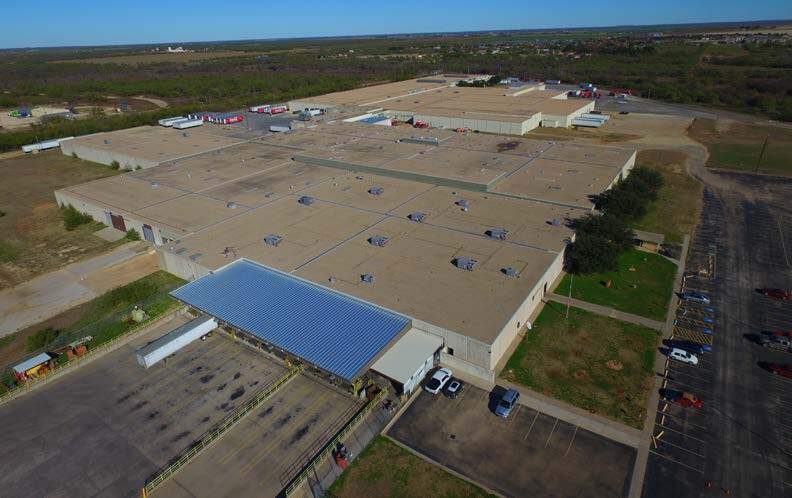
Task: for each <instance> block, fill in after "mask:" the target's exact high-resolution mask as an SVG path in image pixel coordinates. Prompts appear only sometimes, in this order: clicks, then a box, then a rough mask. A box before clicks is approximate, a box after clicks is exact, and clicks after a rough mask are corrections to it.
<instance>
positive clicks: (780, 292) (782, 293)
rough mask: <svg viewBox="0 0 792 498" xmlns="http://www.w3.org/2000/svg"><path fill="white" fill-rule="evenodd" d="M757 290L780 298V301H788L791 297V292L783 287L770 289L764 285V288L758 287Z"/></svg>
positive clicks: (774, 297)
mask: <svg viewBox="0 0 792 498" xmlns="http://www.w3.org/2000/svg"><path fill="white" fill-rule="evenodd" d="M759 292H760V293H762V294H763V295H765V296H767V297H772V298H773V299H780V300H782V301H788V300H790V299H792V292H790V291H788V290H784V289H771V288H769V287H765V288H764V289H759Z"/></svg>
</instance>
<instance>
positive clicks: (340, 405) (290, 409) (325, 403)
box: [157, 374, 361, 497]
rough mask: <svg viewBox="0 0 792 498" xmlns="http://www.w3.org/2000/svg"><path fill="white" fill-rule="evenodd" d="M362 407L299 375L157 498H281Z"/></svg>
mask: <svg viewBox="0 0 792 498" xmlns="http://www.w3.org/2000/svg"><path fill="white" fill-rule="evenodd" d="M360 406H361V405H360V403H359V402H358V401H357V400H354V399H352V398H350V397H348V396H347V395H345V394H342V393H340V392H338V391H336V390H335V389H334V388H332V387H330V386H328V385H326V384H324V383H323V382H321V381H319V380H316V379H315V378H313V377H311V376H309V375H305V374H303V375H298V376H297V377H295V378H294V379H292V380H291V381H289V382H288V383H287V384H286V385H284V386H283V387H281V388H280V389H279V390H278V391H277V392H276V393H275V394H274V395H273V396H272V398H270V399H269V400H268V401H266V402H265V403H263V404H262V405H261V406H260V407H258V408H257V409H256V410H254V411H253V412H251V413H250V414H249V415H248V416H247V417H246V418H245V419H244V420H243V421H242V422H240V424H239V425H238V426H236V427H234V429H232V430H231V431H230V432H228V433H227V434H226V435H225V436H223V438H222V439H221V440H220V441H218V442H217V443H215V444H214V445H213V446H212V447H211V448H209V449H208V450H206V451H204V452H203V453H201V455H200V456H198V457H197V458H196V459H195V460H193V461H192V462H190V464H189V465H188V466H187V467H185V468H184V469H182V470H181V471H179V473H178V474H177V475H176V476H175V477H174V478H173V479H171V480H169V481H167V482H166V483H165V484H163V485H162V487H161V488H159V489H158V490H157V493H158V494H159V495H161V496H168V497H176V496H218V497H219V496H229V497H230V496H234V497H236V496H276V495H278V494H279V493H280V492H281V490H282V489H283V488H284V487H285V486H286V485H287V484H288V483H289V481H290V480H291V479H292V478H293V477H294V476H295V475H297V473H298V472H299V471H300V470H301V469H302V466H303V465H305V464H306V463H307V462H308V460H309V458H310V457H311V456H313V455H314V454H315V453H316V452H317V451H318V450H319V449H320V448H321V447H322V446H323V445H324V444H325V443H326V442H327V441H328V440H329V439H330V437H332V435H333V434H335V433H336V432H337V431H338V430H339V429H340V428H341V427H342V426H343V425H344V424H345V423H346V422H347V421H348V420H349V419H350V418H351V417H352V416H353V415H354V413H355V412H356V411H357V409H358V408H360ZM218 469H223V472H222V473H218V472H217V470H218Z"/></svg>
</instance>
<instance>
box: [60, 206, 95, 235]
mask: <svg viewBox="0 0 792 498" xmlns="http://www.w3.org/2000/svg"><path fill="white" fill-rule="evenodd" d="M62 211H63V224H64V226H65V227H66V230H74V229H75V228H77V227H78V226H80V225H85V224H86V223H90V222H91V221H93V218H91V217H90V216H88V215H87V214H84V213H81V212H79V211H77V210H76V209H75V208H74V206H72V205H71V204H70V205H68V206H66V207H65V208H63V210H62Z"/></svg>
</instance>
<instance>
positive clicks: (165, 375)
mask: <svg viewBox="0 0 792 498" xmlns="http://www.w3.org/2000/svg"><path fill="white" fill-rule="evenodd" d="M184 321H186V319H185V318H181V317H180V318H179V319H175V320H174V321H171V322H169V323H165V324H162V325H161V326H158V327H157V328H156V330H153V331H152V332H151V333H149V334H148V335H146V336H145V337H142V338H139V339H137V340H135V341H133V342H132V343H130V344H128V345H126V346H124V347H122V348H121V349H119V350H116V351H114V352H113V353H110V354H108V355H107V356H104V357H102V358H100V359H98V360H95V361H94V362H92V363H90V364H89V365H86V366H84V367H82V368H80V369H78V370H76V371H75V372H73V373H71V374H68V375H67V376H65V377H64V378H63V379H61V380H59V381H57V382H55V383H53V384H50V385H47V386H45V387H43V388H41V389H39V390H37V391H35V392H33V393H30V394H27V395H25V396H23V397H21V398H19V399H18V400H15V401H12V402H10V403H9V404H7V405H4V406H3V408H2V410H0V426H2V427H3V431H4V432H3V442H4V444H3V448H2V451H0V465H2V468H3V469H4V472H3V474H2V476H0V486H2V489H3V490H4V493H5V494H7V495H8V496H56V495H57V496H140V488H141V487H142V485H143V483H144V481H145V480H146V479H147V478H148V477H149V476H150V475H151V474H152V473H153V472H155V471H156V470H157V469H158V468H159V467H161V466H163V465H165V464H166V463H167V462H168V461H170V460H171V459H172V458H174V457H175V456H177V455H178V454H179V453H180V452H182V451H183V450H184V449H185V448H187V447H188V446H189V445H190V444H191V443H192V442H193V441H195V440H196V439H198V438H199V437H200V435H201V434H203V433H204V432H205V431H206V430H208V429H210V428H211V427H212V426H213V425H214V424H216V423H217V422H218V421H219V420H221V419H222V418H223V417H225V416H226V415H227V414H228V413H229V412H231V411H232V410H233V409H234V408H235V407H237V406H239V404H241V403H243V402H244V401H245V400H247V399H249V398H250V397H251V396H253V395H254V394H255V393H256V392H257V391H259V390H260V389H262V388H263V387H264V386H266V385H267V384H268V383H269V382H271V381H272V380H274V379H275V378H277V376H278V375H280V374H281V373H282V372H283V371H284V369H283V367H282V366H280V365H278V364H276V363H275V362H273V361H271V360H269V359H267V358H265V357H264V356H262V355H260V354H258V353H256V352H255V351H252V350H250V349H247V348H245V347H243V346H241V345H239V344H236V343H234V342H232V341H231V340H229V339H227V338H226V337H224V336H222V335H221V334H214V335H213V336H212V337H210V338H209V339H208V340H206V341H196V342H194V343H192V344H190V345H189V346H187V347H186V348H185V349H183V350H182V351H180V352H179V353H177V355H176V356H175V357H173V358H170V359H168V360H167V363H166V364H162V363H160V364H157V365H155V366H153V367H152V368H150V369H148V370H145V369H143V368H142V367H140V366H139V365H138V364H137V362H136V359H135V350H136V349H137V348H139V347H140V346H142V345H144V344H145V343H147V342H149V341H151V340H153V339H155V338H156V337H159V336H161V335H162V334H164V333H166V332H168V331H169V330H172V329H173V328H175V327H176V326H177V325H179V324H180V323H183V322H184Z"/></svg>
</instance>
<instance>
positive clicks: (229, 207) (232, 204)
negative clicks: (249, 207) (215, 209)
mask: <svg viewBox="0 0 792 498" xmlns="http://www.w3.org/2000/svg"><path fill="white" fill-rule="evenodd" d="M226 207H227V208H228V209H236V207H237V206H236V202H234V201H229V202H227V203H226Z"/></svg>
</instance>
